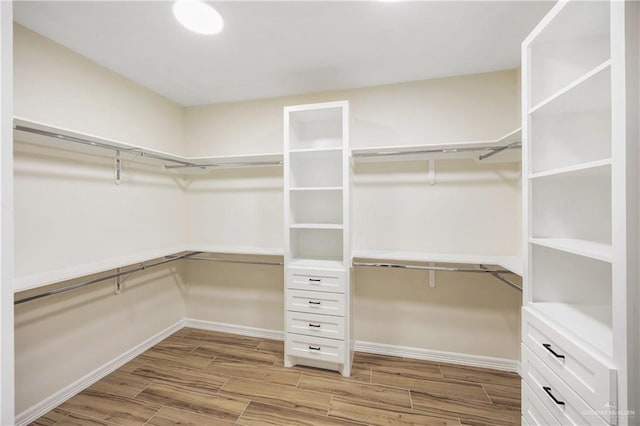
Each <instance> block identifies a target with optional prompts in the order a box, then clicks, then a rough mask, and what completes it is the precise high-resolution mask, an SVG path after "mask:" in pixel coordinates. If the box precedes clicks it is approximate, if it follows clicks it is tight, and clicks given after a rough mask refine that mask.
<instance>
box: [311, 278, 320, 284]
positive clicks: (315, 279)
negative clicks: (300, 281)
mask: <svg viewBox="0 0 640 426" xmlns="http://www.w3.org/2000/svg"><path fill="white" fill-rule="evenodd" d="M309 281H311V282H312V283H319V282H320V281H322V280H321V279H320V278H309Z"/></svg>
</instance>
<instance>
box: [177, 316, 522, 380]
mask: <svg viewBox="0 0 640 426" xmlns="http://www.w3.org/2000/svg"><path fill="white" fill-rule="evenodd" d="M184 326H185V327H192V328H197V329H201V330H210V331H219V332H223V333H233V334H239V335H241V336H251V337H260V338H263V339H272V340H280V341H283V340H284V332H282V331H278V330H269V329H265V328H257V327H248V326H244V325H234V324H227V323H221V322H212V321H202V320H196V319H185V320H184ZM355 350H356V351H357V352H366V353H370V354H377V355H389V356H399V357H403V358H411V359H422V360H426V361H433V362H441V363H446V364H456V365H465V366H469V367H480V368H490V369H493V370H500V371H509V372H513V373H517V372H519V370H520V362H519V361H518V360H514V359H506V358H495V357H489V356H482V355H472V354H464V353H458V352H444V351H436V350H432V349H423V348H413V347H409V346H397V345H387V344H384V343H375V342H364V341H359V340H356V342H355Z"/></svg>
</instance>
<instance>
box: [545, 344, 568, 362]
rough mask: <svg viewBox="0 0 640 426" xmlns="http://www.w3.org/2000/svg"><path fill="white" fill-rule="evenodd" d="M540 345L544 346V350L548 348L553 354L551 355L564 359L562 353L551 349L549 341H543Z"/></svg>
mask: <svg viewBox="0 0 640 426" xmlns="http://www.w3.org/2000/svg"><path fill="white" fill-rule="evenodd" d="M542 346H544V348H545V349H546V350H548V351H549V352H551V353H552V354H553V356H555V357H556V358H562V359H564V355H560V354H559V353H557V352H556V351H554V350H553V349H551V343H543V344H542Z"/></svg>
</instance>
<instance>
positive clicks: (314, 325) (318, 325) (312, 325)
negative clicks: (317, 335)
mask: <svg viewBox="0 0 640 426" xmlns="http://www.w3.org/2000/svg"><path fill="white" fill-rule="evenodd" d="M309 327H315V328H320V324H311V323H309Z"/></svg>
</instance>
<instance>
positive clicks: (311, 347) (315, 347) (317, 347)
mask: <svg viewBox="0 0 640 426" xmlns="http://www.w3.org/2000/svg"><path fill="white" fill-rule="evenodd" d="M309 350H312V351H319V350H320V346H309ZM563 404H564V402H563Z"/></svg>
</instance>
